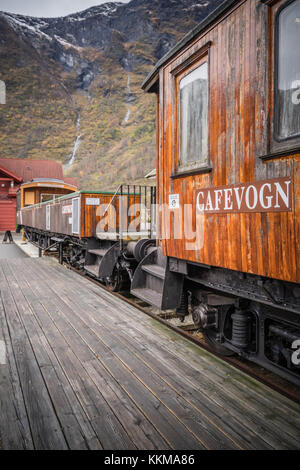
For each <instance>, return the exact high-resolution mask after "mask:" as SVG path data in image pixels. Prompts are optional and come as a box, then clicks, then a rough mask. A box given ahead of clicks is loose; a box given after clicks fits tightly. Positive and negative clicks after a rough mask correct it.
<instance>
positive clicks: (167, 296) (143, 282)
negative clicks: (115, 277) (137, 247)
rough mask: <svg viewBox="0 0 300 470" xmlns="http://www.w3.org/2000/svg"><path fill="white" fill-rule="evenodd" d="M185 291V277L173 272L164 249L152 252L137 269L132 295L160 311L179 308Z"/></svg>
mask: <svg viewBox="0 0 300 470" xmlns="http://www.w3.org/2000/svg"><path fill="white" fill-rule="evenodd" d="M182 289H183V276H182V275H181V274H178V273H174V272H171V271H170V269H169V262H168V257H167V256H164V254H163V251H162V248H161V247H157V248H156V249H155V250H151V252H149V253H148V255H146V256H145V258H144V259H143V260H142V261H141V262H140V264H139V265H138V267H137V268H136V270H135V272H134V276H133V280H132V284H131V291H130V292H131V294H133V295H134V296H135V297H137V298H139V299H141V300H143V301H145V302H147V303H149V304H151V305H153V306H154V307H157V308H158V309H160V310H166V309H173V308H177V307H178V305H179V303H180V298H181V293H182Z"/></svg>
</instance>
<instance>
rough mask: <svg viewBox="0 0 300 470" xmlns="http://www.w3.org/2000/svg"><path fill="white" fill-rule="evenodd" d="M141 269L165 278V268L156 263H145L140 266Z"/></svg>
mask: <svg viewBox="0 0 300 470" xmlns="http://www.w3.org/2000/svg"><path fill="white" fill-rule="evenodd" d="M142 270H143V271H144V272H146V273H148V274H150V275H152V276H155V277H158V278H160V279H165V276H166V268H163V267H162V266H158V265H157V264H146V265H145V266H142Z"/></svg>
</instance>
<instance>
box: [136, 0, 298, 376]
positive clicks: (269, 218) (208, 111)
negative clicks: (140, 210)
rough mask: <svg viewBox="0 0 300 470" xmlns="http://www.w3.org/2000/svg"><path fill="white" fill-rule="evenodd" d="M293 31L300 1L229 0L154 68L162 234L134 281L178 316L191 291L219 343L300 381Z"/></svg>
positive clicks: (197, 315) (202, 321) (150, 87)
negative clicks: (155, 249)
mask: <svg viewBox="0 0 300 470" xmlns="http://www.w3.org/2000/svg"><path fill="white" fill-rule="evenodd" d="M299 41H300V0H293V1H290V0H288V1H287V0H265V1H261V0H243V1H241V0H240V1H236V0H235V1H234V0H227V1H224V2H223V3H222V4H221V5H220V6H219V7H218V8H217V9H216V10H215V11H214V12H213V13H211V14H210V16H208V17H207V18H206V19H205V20H204V21H203V22H202V23H201V24H200V25H199V26H198V27H196V28H195V29H193V30H192V31H191V32H190V33H189V34H187V36H185V37H184V38H183V40H181V41H180V43H179V44H178V45H176V46H175V47H174V48H173V49H172V50H171V51H170V52H169V53H167V54H166V55H165V56H164V57H163V58H162V59H161V60H160V61H159V62H158V64H157V65H156V67H155V68H154V70H153V71H152V72H151V73H150V75H149V76H148V77H147V78H146V80H145V81H144V84H143V89H144V90H146V91H147V92H150V93H155V94H156V95H157V186H158V203H159V207H160V210H159V224H158V226H159V229H160V236H159V239H160V247H159V248H158V249H157V253H156V254H154V253H151V255H149V257H148V259H147V258H146V259H145V260H144V261H143V262H142V263H141V265H140V266H139V268H138V269H137V270H136V271H135V275H134V279H133V284H132V292H133V293H134V294H135V295H136V296H138V297H140V298H142V299H144V300H147V301H148V302H150V303H153V304H154V305H156V306H158V307H159V308H174V307H177V309H178V314H179V315H181V316H182V318H184V316H185V315H186V314H187V313H188V295H189V296H190V297H191V304H192V311H193V317H194V321H195V323H196V325H198V326H199V327H200V328H202V330H203V331H204V333H205V334H206V336H207V338H208V339H209V340H210V341H211V342H212V344H213V345H214V347H215V348H216V349H217V350H219V351H223V352H224V353H225V352H226V351H228V350H230V351H232V352H237V353H239V354H241V355H244V356H245V357H247V358H249V359H251V360H253V361H256V362H258V363H259V364H262V365H264V366H265V367H268V368H269V369H271V370H274V371H276V372H277V373H280V374H281V375H283V376H285V377H288V378H290V379H292V380H294V381H295V382H297V383H300V380H299V377H300V368H299V362H300V361H299V360H298V359H299V358H298V356H297V353H296V352H295V349H297V345H299V344H300V284H299V283H300V185H299V183H300V158H299V157H300V52H299V47H298V44H299ZM180 293H181V294H180ZM297 341H298V343H297Z"/></svg>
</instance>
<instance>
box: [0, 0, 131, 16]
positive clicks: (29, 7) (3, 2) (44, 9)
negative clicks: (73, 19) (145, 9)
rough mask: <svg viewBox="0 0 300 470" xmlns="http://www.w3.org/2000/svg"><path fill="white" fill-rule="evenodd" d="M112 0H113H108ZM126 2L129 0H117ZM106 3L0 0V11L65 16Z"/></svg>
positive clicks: (71, 0)
mask: <svg viewBox="0 0 300 470" xmlns="http://www.w3.org/2000/svg"><path fill="white" fill-rule="evenodd" d="M110 1H114V0H110ZM118 1H120V2H123V3H128V1H129V0H118ZM101 3H108V1H107V0H0V11H8V12H10V13H20V14H21V15H29V16H44V17H50V16H65V15H69V14H70V13H75V12H78V11H82V10H85V9H86V8H89V7H93V6H95V5H100V4H101Z"/></svg>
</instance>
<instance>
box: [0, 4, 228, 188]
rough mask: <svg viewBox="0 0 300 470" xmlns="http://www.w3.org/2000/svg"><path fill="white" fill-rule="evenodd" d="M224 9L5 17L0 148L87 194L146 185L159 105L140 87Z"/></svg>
mask: <svg viewBox="0 0 300 470" xmlns="http://www.w3.org/2000/svg"><path fill="white" fill-rule="evenodd" d="M219 3H221V0H215V1H213V0H199V1H197V0H195V2H191V1H190V0H131V1H130V2H129V3H128V4H123V3H118V2H111V3H106V4H102V5H100V6H96V7H93V8H89V9H88V10H85V11H83V12H79V13H76V14H73V15H69V16H66V17H64V18H32V17H26V16H22V15H14V14H8V13H0V79H1V80H4V81H5V82H6V87H7V104H6V105H2V106H1V107H0V148H1V156H2V157H6V158H10V157H11V158H12V157H14V158H15V157H19V158H45V159H56V160H60V161H62V162H63V163H64V164H65V165H66V167H65V168H66V171H67V172H68V174H70V175H74V176H77V177H79V180H80V183H81V185H82V186H85V187H87V186H88V187H94V188H96V187H100V186H101V187H103V188H108V187H110V188H111V187H113V186H115V185H116V184H118V183H119V182H121V181H122V182H123V181H125V182H126V181H128V182H129V181H130V182H133V181H135V182H141V181H142V180H143V176H144V174H145V173H146V172H147V171H148V170H150V169H151V168H152V167H153V165H154V162H155V103H154V98H153V97H152V96H148V95H145V94H143V92H142V91H141V89H140V85H141V82H142V81H143V78H144V77H145V76H146V74H147V73H148V72H149V71H150V70H151V67H152V66H153V65H154V64H155V62H156V61H157V60H158V59H159V58H160V57H162V56H163V55H164V54H165V53H166V52H167V51H168V50H169V49H170V47H172V46H173V45H174V44H175V43H176V42H177V41H178V40H179V39H180V38H181V37H182V36H183V35H184V34H185V33H186V32H187V31H189V30H190V29H191V28H192V27H194V26H195V25H196V24H197V23H198V22H199V21H201V19H203V18H204V17H205V16H207V14H208V13H209V12H210V11H212V10H213V9H215V8H216V7H217V6H218V4H219Z"/></svg>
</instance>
